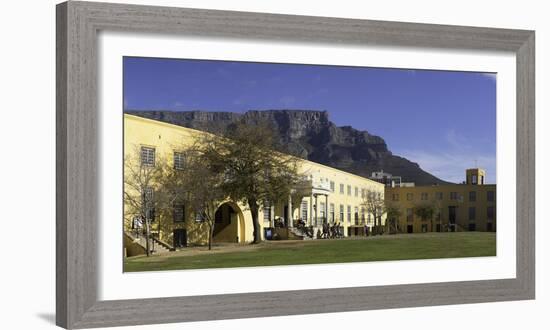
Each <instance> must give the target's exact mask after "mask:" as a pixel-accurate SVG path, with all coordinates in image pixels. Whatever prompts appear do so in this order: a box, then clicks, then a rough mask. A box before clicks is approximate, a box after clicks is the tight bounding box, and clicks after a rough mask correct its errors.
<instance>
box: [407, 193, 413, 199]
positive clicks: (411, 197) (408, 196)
mask: <svg viewBox="0 0 550 330" xmlns="http://www.w3.org/2000/svg"><path fill="white" fill-rule="evenodd" d="M413 197H414V196H413V193H407V200H408V201H412V200H413Z"/></svg>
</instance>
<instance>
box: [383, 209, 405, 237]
mask: <svg viewBox="0 0 550 330" xmlns="http://www.w3.org/2000/svg"><path fill="white" fill-rule="evenodd" d="M384 211H385V213H386V219H387V220H386V224H387V226H388V228H389V229H390V230H388V231H389V232H391V231H392V230H393V232H394V233H397V232H399V224H398V220H397V219H399V217H401V215H402V212H401V208H400V207H399V205H398V204H395V203H391V202H389V203H385V205H384Z"/></svg>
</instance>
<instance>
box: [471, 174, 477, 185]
mask: <svg viewBox="0 0 550 330" xmlns="http://www.w3.org/2000/svg"><path fill="white" fill-rule="evenodd" d="M472 184H477V175H472Z"/></svg>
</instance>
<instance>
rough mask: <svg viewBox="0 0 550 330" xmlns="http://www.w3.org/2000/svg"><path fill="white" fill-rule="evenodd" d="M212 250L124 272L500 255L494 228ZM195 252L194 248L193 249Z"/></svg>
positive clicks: (132, 263)
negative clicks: (476, 230) (483, 231)
mask: <svg viewBox="0 0 550 330" xmlns="http://www.w3.org/2000/svg"><path fill="white" fill-rule="evenodd" d="M223 249H224V247H218V249H217V251H214V252H208V251H205V248H192V249H191V250H187V251H182V252H172V253H171V254H167V255H158V256H152V257H149V258H147V257H145V256H138V257H131V258H126V259H125V262H124V271H126V272H136V271H151V270H155V271H159V270H175V269H201V268H226V267H253V266H274V265H298V264H320V263H342V262H358V261H381V260H407V259H433V258H458V257H478V256H495V255H496V235H495V233H481V232H459V233H428V234H409V235H405V234H404V235H385V236H376V237H368V238H363V239H333V240H313V241H279V242H264V243H261V244H257V245H254V246H250V245H248V246H241V247H238V246H233V247H230V248H228V250H227V251H229V252H224V251H223ZM195 252H196V253H195Z"/></svg>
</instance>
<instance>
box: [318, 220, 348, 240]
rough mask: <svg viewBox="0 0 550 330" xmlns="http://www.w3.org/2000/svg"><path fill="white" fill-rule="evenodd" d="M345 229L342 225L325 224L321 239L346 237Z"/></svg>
mask: <svg viewBox="0 0 550 330" xmlns="http://www.w3.org/2000/svg"><path fill="white" fill-rule="evenodd" d="M343 229H344V228H343V227H342V226H340V223H337V222H336V223H333V224H332V225H330V224H329V223H327V222H324V223H323V230H322V232H321V235H320V238H342V237H344V232H343Z"/></svg>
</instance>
